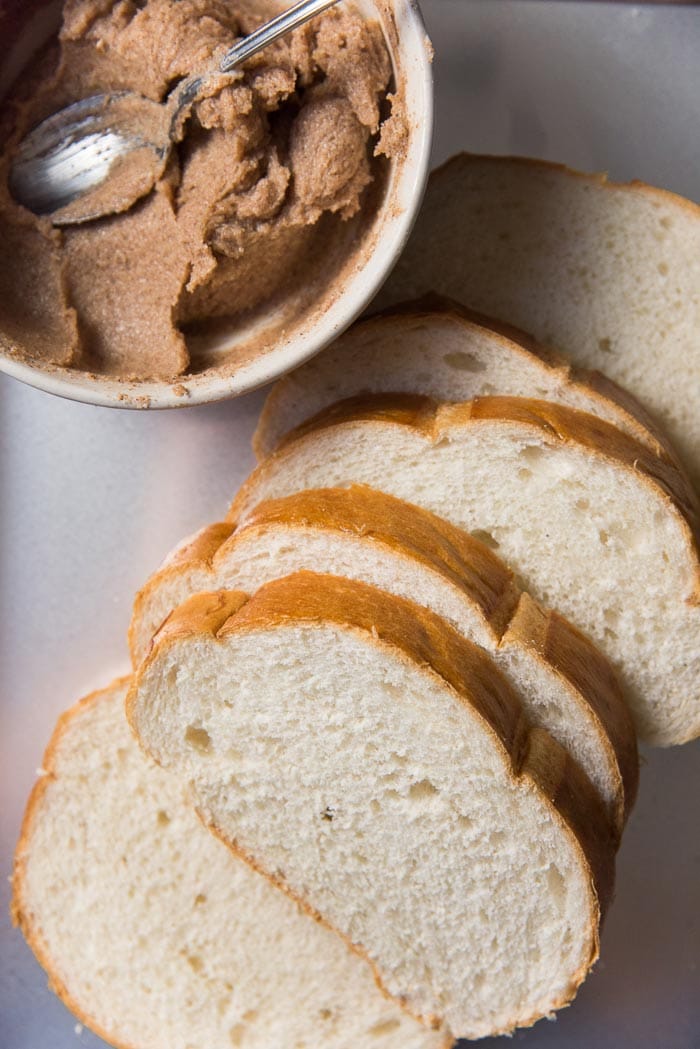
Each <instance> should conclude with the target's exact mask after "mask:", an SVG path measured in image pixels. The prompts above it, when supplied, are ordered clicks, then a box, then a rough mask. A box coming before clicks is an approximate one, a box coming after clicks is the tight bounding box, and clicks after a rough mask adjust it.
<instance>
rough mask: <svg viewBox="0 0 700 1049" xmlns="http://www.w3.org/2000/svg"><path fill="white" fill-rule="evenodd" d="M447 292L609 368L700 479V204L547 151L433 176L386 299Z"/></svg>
mask: <svg viewBox="0 0 700 1049" xmlns="http://www.w3.org/2000/svg"><path fill="white" fill-rule="evenodd" d="M426 291H436V292H441V293H442V294H444V295H450V296H452V297H453V298H455V299H457V300H459V301H460V302H463V303H465V305H468V306H470V307H472V308H473V309H476V310H482V311H483V312H484V313H487V314H489V315H490V316H493V317H499V318H501V320H504V321H507V322H509V323H511V324H516V325H518V327H521V328H523V329H524V330H525V331H528V332H530V333H531V334H532V335H533V336H535V337H536V338H538V339H541V340H542V341H544V342H547V343H550V344H551V345H553V346H556V347H557V349H559V350H561V351H562V352H564V353H566V354H568V355H570V356H571V358H572V359H573V360H574V361H575V362H576V364H578V365H581V366H582V367H584V368H597V369H600V370H601V371H603V372H605V374H606V375H609V376H610V377H611V378H612V379H614V380H615V381H616V382H619V383H621V384H622V386H624V387H625V388H626V389H627V390H629V391H630V392H631V393H633V394H634V395H635V396H637V397H638V398H639V399H640V401H641V402H642V403H643V404H644V405H645V406H646V407H647V408H648V409H649V410H650V411H652V412H653V413H654V415H655V416H656V417H657V419H658V421H659V422H660V423H662V424H663V425H664V426H665V428H666V429H667V430H668V433H669V435H670V437H671V439H672V441H673V443H674V445H675V446H676V448H677V449H678V452H679V453H680V455H681V458H682V459H683V461H684V463H685V465H686V468H687V469H688V471H689V472H690V474H691V476H692V477H693V480H694V482H695V484H696V486H697V487H699V488H700V345H699V336H698V332H700V207H698V206H697V204H693V203H691V202H690V201H688V200H684V199H683V198H682V197H678V196H676V195H675V194H673V193H667V192H665V191H663V190H660V189H654V188H652V187H651V186H645V185H643V184H642V183H639V182H632V183H630V184H627V185H620V184H616V183H614V182H609V181H607V179H606V177H605V176H604V175H582V174H580V173H578V172H575V171H571V170H569V169H567V168H565V167H561V166H559V165H555V164H548V163H546V162H543V161H533V160H522V159H514V158H512V157H481V156H469V155H466V154H462V155H461V156H456V157H454V158H453V159H452V160H450V161H448V162H447V163H446V164H445V165H443V167H441V168H440V169H438V170H437V171H436V172H434V173H433V175H432V176H431V179H430V182H429V185H428V190H427V193H426V197H425V199H424V203H423V207H422V210H421V212H420V215H419V217H418V221H417V223H416V225H415V227H414V230H413V234H412V236H411V238H410V240H409V243H408V246H407V248H406V250H405V251H404V253H403V255H402V256H401V258H400V260H399V262H398V265H397V266H396V268H395V269H394V271H393V273H392V274H391V276H390V277H389V280H388V281H387V283H386V284H385V285H384V287H383V289H382V290H381V291H380V293H379V297H378V299H377V301H376V304H377V307H378V308H384V307H386V306H388V305H391V304H393V303H396V302H401V301H403V300H404V299H407V298H411V297H413V296H415V295H422V294H424V293H425V292H426Z"/></svg>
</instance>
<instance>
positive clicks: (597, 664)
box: [130, 486, 638, 836]
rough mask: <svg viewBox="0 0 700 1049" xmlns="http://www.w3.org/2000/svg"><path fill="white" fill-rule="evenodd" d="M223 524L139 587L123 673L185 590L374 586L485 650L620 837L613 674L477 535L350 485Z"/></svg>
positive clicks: (629, 777) (631, 738) (622, 762)
mask: <svg viewBox="0 0 700 1049" xmlns="http://www.w3.org/2000/svg"><path fill="white" fill-rule="evenodd" d="M231 529H232V526H231V525H230V524H228V525H221V524H216V525H212V526H211V527H210V528H209V529H204V530H203V531H202V532H201V533H199V535H198V536H197V537H195V539H194V540H193V541H191V542H190V543H187V544H186V546H185V547H184V548H181V550H180V551H179V552H178V553H177V555H176V558H175V559H172V558H169V559H168V560H167V561H166V563H165V565H164V567H163V568H162V569H161V570H160V571H158V572H156V573H155V574H154V575H153V576H152V577H151V578H150V579H149V580H148V582H147V583H146V585H145V586H144V587H143V588H142V590H141V591H140V592H139V594H138V596H137V598H136V602H135V604H134V614H133V617H132V621H131V627H130V641H131V646H132V658H133V662H134V666H135V667H137V666H138V665H139V664H140V663H141V662H142V660H143V658H144V657H145V656H146V654H147V652H148V648H149V647H150V643H151V639H152V637H153V635H154V633H155V632H156V630H157V629H158V627H159V626H160V624H161V623H162V621H163V620H164V619H165V617H166V616H167V615H168V614H169V613H170V612H171V611H172V610H173V609H174V608H175V607H176V606H177V605H178V604H180V603H182V602H183V601H184V600H185V599H186V598H187V597H189V596H190V595H191V594H193V593H197V592H198V591H202V590H220V589H230V590H244V591H245V592H247V593H253V592H255V591H256V590H257V589H258V588H259V587H260V586H262V585H263V584H264V583H267V582H269V581H270V580H272V579H279V578H281V577H283V576H285V575H289V574H292V573H294V572H296V571H299V570H303V569H308V570H311V571H316V572H326V573H330V574H332V575H340V576H344V577H345V578H348V579H357V580H360V581H361V582H365V583H369V584H373V585H375V586H379V587H381V589H382V590H386V591H387V592H388V593H391V594H397V595H398V596H399V597H405V598H409V599H412V600H414V601H416V602H417V603H418V604H421V605H424V606H425V607H426V608H428V609H430V610H431V611H433V612H435V613H436V614H437V615H440V616H442V617H443V618H444V619H445V620H446V621H447V622H448V623H450V624H451V625H452V626H453V627H454V628H455V629H456V630H458V631H459V632H460V633H461V634H463V635H464V636H465V637H466V638H468V639H469V640H471V641H473V642H475V643H476V644H477V645H479V646H480V647H481V648H484V649H486V650H487V651H488V652H489V653H490V654H491V656H492V658H493V659H494V661H495V662H496V664H497V666H499V667H500V669H501V671H502V672H503V674H504V675H505V677H506V678H507V679H508V681H509V682H510V684H511V685H512V686H513V689H514V691H515V692H516V694H517V695H518V698H519V699H520V701H521V702H522V704H523V707H524V709H525V711H526V713H527V716H528V717H529V718H530V721H531V722H532V723H533V724H535V725H538V726H540V727H541V728H545V729H546V730H547V731H548V732H549V733H550V734H551V735H552V736H553V737H554V738H555V739H556V740H557V741H558V742H559V743H561V744H562V746H564V747H565V748H566V749H567V750H568V751H569V753H570V754H571V755H572V756H573V757H574V758H575V759H576V760H577V761H578V762H579V764H580V765H581V767H582V769H583V770H584V772H585V773H586V774H587V776H588V777H589V779H590V780H591V782H592V783H593V784H594V786H595V787H596V789H597V790H598V793H599V794H600V796H601V797H602V799H603V800H604V803H605V805H606V808H607V810H608V812H609V813H610V818H611V821H612V823H613V826H614V828H615V833H616V835H617V836H619V835H620V834H621V833H622V829H623V827H624V824H625V820H626V818H627V815H628V813H629V810H630V808H631V806H632V803H633V801H634V798H635V796H636V792H637V783H638V758H637V744H636V735H635V731H634V725H633V723H632V718H631V716H630V713H629V711H628V709H627V706H626V704H625V702H624V700H623V698H622V694H621V691H620V687H619V684H618V682H617V680H616V678H615V674H614V672H613V670H612V668H611V667H610V664H609V663H608V661H607V660H606V659H605V658H604V657H603V656H602V655H601V654H600V653H599V652H598V651H597V649H596V648H595V647H594V646H593V645H592V644H591V643H590V642H589V641H588V640H587V639H586V638H585V637H583V635H582V634H580V633H579V631H577V630H575V629H574V628H573V627H572V626H571V625H570V624H569V623H568V622H567V621H566V620H565V619H564V618H563V617H562V616H560V615H558V614H557V613H556V612H545V611H544V610H543V609H541V608H540V607H539V606H538V605H537V604H536V602H534V601H533V600H532V598H530V597H529V596H528V595H527V594H523V593H521V592H520V591H519V590H518V587H517V586H516V585H515V582H514V580H513V574H512V572H510V571H509V569H507V568H506V566H505V565H504V564H503V562H502V561H501V560H500V559H499V558H498V557H497V556H496V555H495V554H494V553H492V552H491V551H490V550H489V549H488V547H486V546H485V545H484V544H483V543H481V542H480V541H479V540H478V539H474V538H473V537H472V536H470V535H468V534H467V533H466V532H463V531H461V529H459V528H455V527H454V526H453V525H450V524H447V523H446V522H445V521H443V520H441V519H440V518H439V517H435V516H434V515H433V514H429V513H427V512H426V511H425V510H420V509H419V508H418V507H415V506H409V505H408V504H407V503H404V502H402V501H401V500H399V499H393V498H391V497H390V496H388V495H384V494H383V493H381V492H376V491H374V490H373V489H371V488H364V487H360V486H355V487H351V488H349V489H341V488H336V489H323V490H316V491H308V492H299V493H297V494H295V495H291V496H288V497H287V498H285V499H278V500H270V501H269V502H265V503H261V504H260V506H258V507H257V508H256V510H254V512H253V514H252V516H251V517H250V518H249V519H248V521H247V522H246V524H245V525H244V526H243V527H242V528H241V529H240V530H239V531H238V532H236V533H235V534H233V535H231V534H230V533H231ZM227 533H228V538H225V537H226V536H227ZM222 540H223V541H222ZM186 555H189V556H186Z"/></svg>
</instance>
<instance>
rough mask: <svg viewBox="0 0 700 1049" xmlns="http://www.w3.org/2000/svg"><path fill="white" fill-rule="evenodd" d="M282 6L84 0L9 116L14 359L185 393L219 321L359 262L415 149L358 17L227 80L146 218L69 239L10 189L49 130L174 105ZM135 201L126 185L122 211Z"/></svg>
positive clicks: (319, 25) (336, 16)
mask: <svg viewBox="0 0 700 1049" xmlns="http://www.w3.org/2000/svg"><path fill="white" fill-rule="evenodd" d="M282 6H284V5H282ZM279 9H280V4H276V3H271V2H269V0H267V2H266V0H145V2H141V3H137V2H133V0H116V2H115V0H67V2H66V4H65V6H64V10H63V23H62V28H61V32H60V36H59V40H58V43H57V44H56V45H53V46H52V48H51V50H50V52H49V54H48V55H47V54H46V53H44V54H42V55H41V56H38V58H37V59H36V61H35V62H34V63H33V64H30V66H29V67H28V68H27V69H26V70H25V72H24V74H23V75H22V77H21V78H20V79H19V81H18V83H17V84H16V85H15V88H14V89H13V91H12V93H11V96H10V98H9V99H8V100H6V102H5V104H4V107H3V121H2V134H3V141H4V147H3V153H2V159H1V160H0V330H2V332H3V337H4V340H5V342H6V343H7V342H9V347H6V348H7V349H9V352H11V353H14V354H16V355H20V354H21V355H23V356H25V357H28V358H30V359H33V360H37V361H40V362H42V363H45V364H49V365H58V366H62V367H67V368H71V369H79V370H82V371H86V372H92V373H97V374H100V375H105V376H110V377H117V378H125V379H163V380H172V379H175V378H176V377H177V376H183V375H187V374H191V373H193V372H196V371H197V370H201V369H202V368H203V367H205V366H207V365H208V364H209V363H210V362H208V361H206V360H199V361H198V360H197V357H196V350H194V349H193V347H196V345H197V340H198V338H199V339H200V341H201V333H202V331H205V330H206V329H207V326H209V327H211V326H212V324H215V323H216V321H215V319H216V318H227V319H230V318H236V317H242V316H246V317H249V316H251V315H253V316H254V315H255V311H256V310H258V311H260V310H264V309H265V308H266V307H268V308H270V307H272V306H274V307H277V306H279V304H280V303H281V302H284V303H286V304H287V312H289V310H290V309H291V310H294V309H296V310H300V309H304V308H306V306H307V305H308V303H309V301H311V299H312V293H313V287H314V285H315V283H317V282H318V281H322V280H323V279H326V280H327V279H332V274H333V268H334V266H335V265H337V258H336V256H337V254H338V251H339V250H340V251H341V253H342V252H345V253H347V251H351V250H353V244H355V243H356V242H357V241H358V237H356V236H354V235H353V233H352V230H353V229H354V228H355V226H357V224H358V222H360V221H361V219H362V214H363V212H364V211H366V210H367V209H368V208H370V209H371V208H372V207H373V206H376V184H377V181H378V179H379V178H380V177H381V170H382V165H383V164H385V163H386V161H385V160H383V159H382V158H381V154H384V155H386V154H395V153H396V150H397V149H399V148H400V142H401V127H402V123H401V121H402V118H401V114H400V112H397V107H396V105H395V106H394V111H393V112H392V107H391V99H390V97H389V99H388V98H387V91H388V89H389V85H390V80H391V63H390V58H389V54H388V51H387V48H386V45H385V42H384V39H383V36H382V33H381V30H380V28H379V26H378V25H377V24H376V23H373V22H371V21H368V20H365V19H363V18H362V17H361V16H360V15H359V14H358V13H357V12H356V11H355V10H354V9H353V8H352V6H351V5H350V4H347V3H346V4H342V5H340V6H339V7H337V8H335V9H333V10H331V11H329V12H327V13H326V14H325V15H323V16H321V17H320V18H317V19H315V20H314V21H313V22H311V23H308V24H307V25H306V26H303V27H302V28H301V29H299V30H297V31H295V32H294V33H293V34H291V35H290V36H288V37H286V38H284V39H282V40H279V41H277V42H276V43H275V44H273V45H271V46H270V47H268V48H267V49H266V50H265V51H263V52H262V53H261V54H259V55H258V56H256V57H255V58H253V59H251V60H249V61H248V62H247V63H246V64H245V65H244V66H243V67H242V68H241V69H239V70H236V71H234V72H233V73H231V74H225V75H222V76H221V77H218V78H217V79H216V83H215V84H214V85H213V87H212V89H211V90H210V91H209V93H208V96H207V97H204V98H202V99H200V100H199V101H198V102H197V104H196V105H195V107H194V110H193V113H192V116H191V118H190V120H189V122H188V124H187V127H186V130H185V136H184V139H183V141H182V142H181V143H180V144H179V145H178V146H177V147H176V149H175V150H174V151H173V155H172V158H171V160H170V162H169V164H168V167H167V168H166V170H165V172H164V174H163V177H162V178H161V180H160V181H159V182H158V184H157V186H156V189H155V190H154V191H153V192H152V193H151V194H150V195H149V196H148V197H146V198H144V199H143V200H142V201H140V202H139V203H138V204H136V205H135V206H134V207H133V208H131V210H129V211H128V212H123V213H115V214H112V215H108V216H107V217H105V218H102V219H98V220H94V221H92V222H87V223H84V224H83V225H79V226H68V227H64V228H62V229H58V228H54V227H53V226H52V225H51V222H50V220H49V219H48V218H39V217H37V216H34V215H32V214H31V213H30V212H28V211H26V210H25V209H24V208H22V207H20V206H19V205H18V204H16V203H15V202H14V200H13V199H12V197H11V195H10V193H9V191H8V189H7V172H8V167H9V163H10V162H11V157H12V152H13V148H14V147H15V146H16V144H17V143H18V142H19V141H21V139H22V138H23V137H24V135H26V133H27V132H28V131H29V130H30V129H31V128H32V127H33V126H34V125H35V124H36V123H38V122H39V121H40V120H42V119H43V118H44V117H46V116H48V115H49V114H51V113H52V112H55V111H56V110H57V109H59V108H61V107H63V106H65V105H67V104H69V103H70V102H73V101H75V100H77V99H80V98H85V97H88V96H89V95H92V94H97V93H100V92H104V91H110V90H123V89H127V90H132V91H136V92H139V93H140V94H142V95H145V96H147V97H149V98H152V99H154V100H162V99H164V98H165V97H166V95H167V94H168V92H169V91H170V90H171V89H172V87H173V86H174V85H175V83H176V82H177V81H178V80H179V79H181V78H182V77H184V76H186V75H188V74H189V73H190V72H192V71H193V70H196V69H197V68H201V67H202V66H205V65H207V64H208V63H209V62H210V61H211V59H212V57H213V56H214V57H216V56H217V55H221V54H223V52H224V51H226V50H227V49H228V48H229V47H231V46H232V44H233V43H235V41H236V40H237V39H238V38H240V37H241V36H243V35H246V34H248V33H249V32H251V31H252V30H253V29H254V28H256V27H257V26H258V25H259V24H260V23H261V22H262V21H264V20H266V19H267V18H269V17H271V16H272V15H273V14H275V13H277V12H278V11H279ZM47 63H48V70H49V72H48V73H47V71H46V70H47ZM387 118H388V119H387ZM397 143H398V145H397ZM118 191H119V187H118V179H115V180H114V193H115V204H114V210H115V211H117V210H118ZM105 192H107V193H109V192H110V188H109V185H106V187H105ZM373 193H374V200H375V203H373Z"/></svg>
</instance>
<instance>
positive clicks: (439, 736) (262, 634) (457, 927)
mask: <svg viewBox="0 0 700 1049" xmlns="http://www.w3.org/2000/svg"><path fill="white" fill-rule="evenodd" d="M127 714H128V717H129V720H130V722H131V724H132V727H133V728H134V730H135V731H136V733H137V735H138V737H139V739H140V741H141V743H142V745H143V746H144V747H145V748H146V749H147V750H148V751H149V752H150V753H151V754H152V756H153V757H155V759H156V760H157V761H159V762H161V763H163V764H164V765H166V766H168V767H169V768H171V769H172V770H173V772H175V773H176V774H177V775H178V776H180V777H181V779H182V780H183V782H189V783H191V784H192V786H193V791H194V796H195V798H196V799H197V804H198V807H199V810H200V812H201V814H202V816H203V818H204V819H205V820H206V821H207V822H209V823H210V824H211V826H212V827H213V829H215V831H216V832H217V833H218V834H219V835H220V836H221V837H222V838H223V839H224V840H226V841H228V842H229V843H230V844H231V845H232V846H233V847H234V849H235V850H236V851H238V852H239V853H240V854H242V855H244V856H246V857H247V858H248V860H249V861H250V862H251V863H252V864H254V865H256V866H257V867H258V868H259V869H260V870H262V871H263V872H265V873H266V874H267V875H268V876H269V877H270V878H272V879H273V880H275V881H276V882H277V883H278V884H280V885H281V886H283V887H284V888H285V889H286V890H287V891H288V892H289V893H290V894H291V895H293V896H295V897H297V898H298V899H299V900H301V901H303V902H304V904H305V905H306V906H307V907H308V908H309V909H310V910H311V911H312V912H313V913H314V914H316V916H317V917H319V918H320V917H321V916H322V917H323V919H324V920H326V921H327V922H329V923H330V924H331V925H332V926H334V927H335V928H336V929H337V930H339V931H340V932H341V933H342V934H343V935H344V936H345V937H346V938H347V939H348V940H349V941H350V942H351V943H352V944H353V945H354V946H355V948H356V949H357V950H358V951H360V952H361V953H363V954H364V955H366V957H367V958H368V959H369V960H370V961H371V963H372V964H373V966H374V968H375V970H376V973H377V976H378V978H379V979H380V980H381V982H382V984H383V986H384V987H385V988H386V990H387V991H389V993H391V994H392V995H394V996H395V997H396V998H397V999H398V1000H400V1001H402V1002H404V1003H405V1005H406V1006H407V1008H408V1009H409V1010H410V1011H411V1012H413V1013H414V1014H415V1015H417V1016H420V1017H421V1018H422V1019H423V1021H424V1022H426V1023H427V1024H430V1025H439V1026H441V1027H445V1028H446V1030H447V1031H449V1033H450V1034H451V1035H453V1036H455V1037H458V1036H459V1037H461V1036H464V1037H480V1036H482V1035H487V1034H495V1033H498V1032H501V1031H508V1030H511V1029H513V1028H514V1027H516V1026H519V1025H527V1024H531V1023H533V1022H534V1021H535V1020H536V1019H537V1018H538V1017H540V1016H544V1015H548V1014H550V1013H551V1012H552V1011H553V1010H555V1009H557V1008H559V1007H560V1006H562V1005H564V1004H566V1003H567V1002H568V1001H569V1000H570V999H571V997H572V996H573V994H574V993H575V990H576V988H577V986H578V985H579V984H580V982H581V980H582V979H583V978H584V976H585V974H586V973H587V971H588V969H589V967H590V965H591V964H592V962H593V961H594V959H595V957H596V956H597V953H598V925H599V918H600V913H601V911H604V909H605V906H606V903H607V900H608V898H609V894H610V890H611V885H612V877H613V853H614V846H613V843H612V840H611V838H610V836H609V833H608V821H607V818H606V815H605V813H604V810H603V808H602V806H601V804H600V802H599V800H598V798H597V795H596V794H595V792H594V791H593V790H592V788H591V785H590V782H589V781H588V779H587V778H586V777H585V776H584V775H583V774H582V773H581V772H580V770H579V768H578V766H577V765H576V764H575V763H574V762H572V761H571V759H570V758H569V757H568V755H567V754H566V751H564V750H563V748H561V747H559V746H558V745H557V744H555V743H554V741H553V740H552V739H551V738H550V737H549V736H548V735H547V733H545V732H543V731H542V730H540V729H532V730H530V729H529V728H528V726H527V722H526V721H525V719H524V718H523V716H522V712H521V709H520V704H519V703H518V701H517V699H516V698H515V696H514V694H513V692H512V691H511V689H510V688H509V686H508V685H507V683H506V682H505V680H504V679H503V678H502V676H501V675H500V674H499V672H498V671H497V670H496V669H495V668H494V666H493V664H492V662H491V660H490V659H489V658H488V657H487V656H486V655H485V654H484V653H483V652H481V650H480V649H478V648H476V647H475V646H473V645H471V644H469V643H468V642H467V641H465V640H464V639H463V638H462V637H461V636H460V635H459V634H458V633H457V632H456V631H454V630H453V629H452V628H451V627H449V626H448V624H446V623H445V622H444V621H443V620H441V619H440V618H439V617H437V616H435V615H434V614H433V613H430V612H428V611H427V610H425V609H423V608H421V607H419V606H418V605H415V604H413V603H412V602H409V601H405V600H404V599H402V598H398V597H394V596H392V595H388V594H386V593H384V592H383V591H380V590H378V589H376V588H374V587H368V586H366V585H364V584H362V583H358V582H354V581H349V580H346V579H341V578H338V577H331V576H324V575H317V574H313V573H298V574H297V575H294V576H288V577H287V578H285V579H283V580H278V581H275V582H272V583H269V584H267V586H264V587H262V588H261V589H260V590H258V591H257V593H256V594H255V595H253V596H252V597H251V598H250V599H249V600H248V601H244V600H242V599H241V595H240V594H236V593H232V592H230V591H219V592H217V593H215V594H200V595H196V596H194V597H192V598H190V599H189V601H187V602H185V604H184V605H182V606H180V608H179V609H178V610H177V611H176V612H175V613H173V615H172V616H171V617H170V618H169V619H168V621H167V622H166V624H165V625H164V627H163V628H162V629H161V631H160V632H159V634H158V635H157V637H156V640H155V644H154V647H153V649H152V650H151V653H150V654H149V656H148V658H147V659H146V661H145V662H144V663H143V664H142V666H141V667H140V669H139V670H138V671H137V673H136V676H135V678H134V681H133V684H132V687H131V689H130V691H129V695H128V698H127Z"/></svg>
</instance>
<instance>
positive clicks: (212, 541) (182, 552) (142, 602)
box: [127, 521, 235, 668]
mask: <svg viewBox="0 0 700 1049" xmlns="http://www.w3.org/2000/svg"><path fill="white" fill-rule="evenodd" d="M234 531H235V526H234V525H232V524H231V523H230V521H216V522H215V523H214V524H211V525H207V526H206V527H205V528H202V529H201V530H200V531H199V532H197V533H196V534H195V535H193V536H191V537H190V538H189V539H188V540H186V541H185V542H184V543H182V545H181V546H178V547H176V548H175V550H173V551H171V553H170V554H168V556H167V557H166V559H165V561H164V562H163V563H162V564H161V566H160V568H158V569H157V570H156V571H155V572H154V573H153V574H152V575H151V576H149V578H148V579H147V580H146V582H145V583H144V585H143V586H142V587H141V589H140V590H139V591H138V593H137V594H136V597H135V598H134V607H133V610H132V613H131V621H130V623H129V629H128V633H127V642H128V646H129V652H130V655H131V663H132V666H133V667H134V668H135V667H137V666H138V664H139V662H140V643H139V633H140V624H141V621H142V619H143V618H144V616H145V615H146V610H147V608H148V604H149V602H150V600H151V597H152V595H153V593H154V592H155V591H156V590H157V589H159V588H160V587H161V586H163V585H165V584H167V582H168V581H169V580H175V579H178V578H180V577H181V575H182V572H183V570H187V571H197V570H198V569H199V570H201V571H202V572H207V571H209V570H210V569H211V566H212V560H213V558H214V555H215V553H216V551H217V550H218V549H219V547H220V546H221V544H222V543H224V542H225V541H226V540H227V539H228V538H229V537H230V536H231V534H232V533H233V532H234ZM159 625H160V626H162V623H161V624H159Z"/></svg>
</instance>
